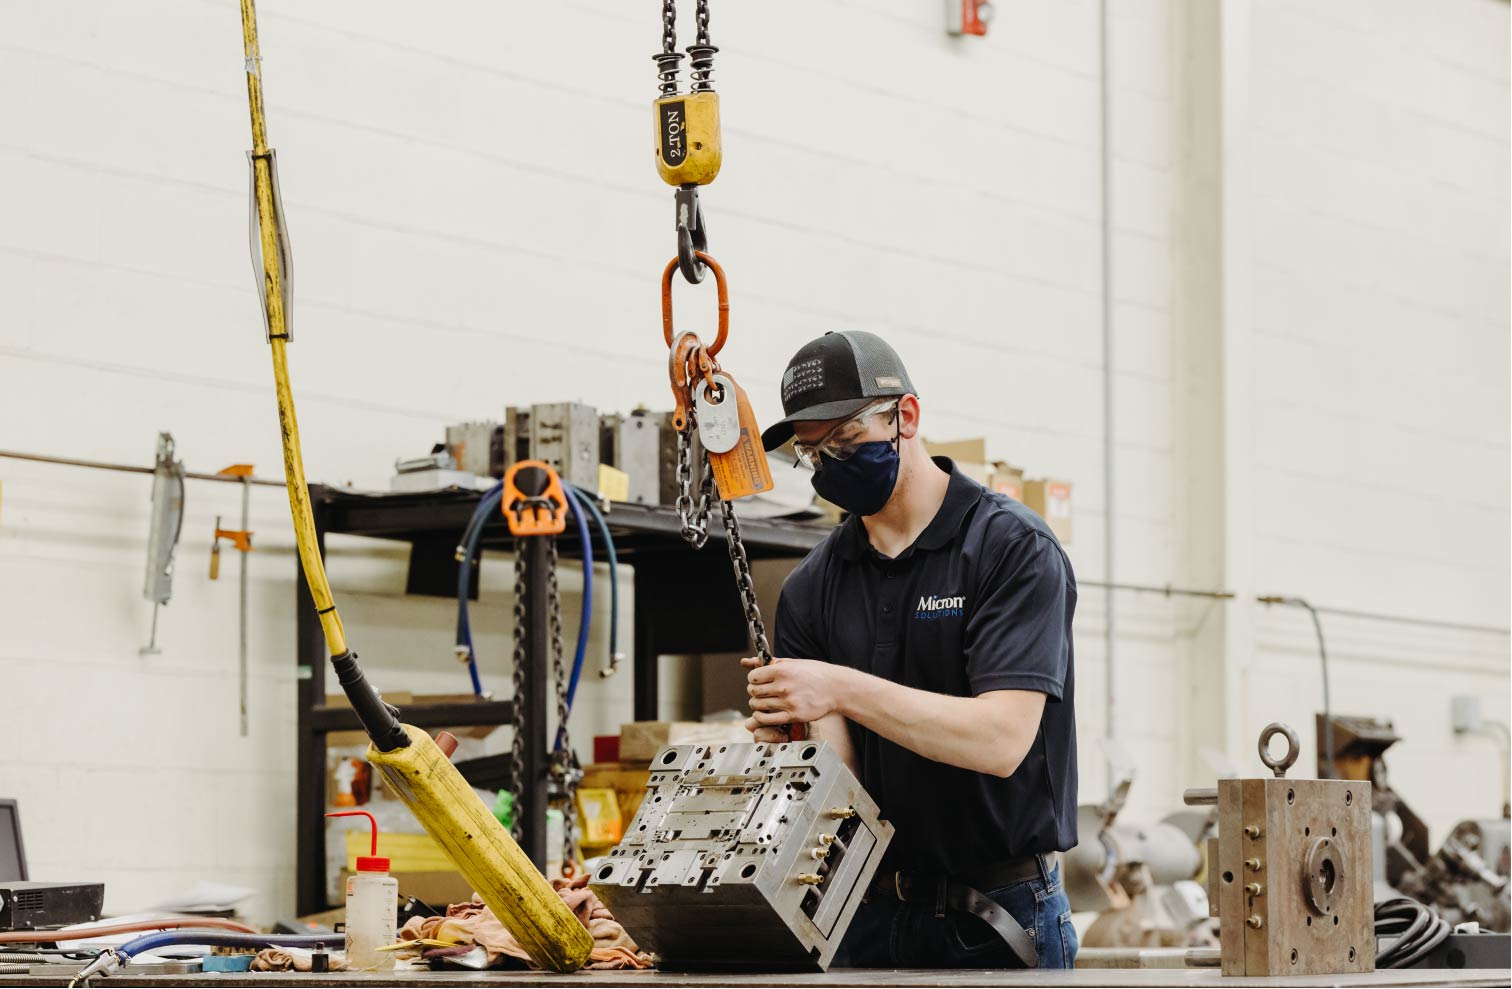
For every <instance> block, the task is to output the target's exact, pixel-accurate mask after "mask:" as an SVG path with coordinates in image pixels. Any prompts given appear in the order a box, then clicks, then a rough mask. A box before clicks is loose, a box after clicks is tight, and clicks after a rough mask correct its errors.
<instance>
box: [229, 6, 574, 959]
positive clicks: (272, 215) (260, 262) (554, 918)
mask: <svg viewBox="0 0 1512 989" xmlns="http://www.w3.org/2000/svg"><path fill="white" fill-rule="evenodd" d="M241 16H242V37H243V44H244V53H245V58H246V61H245V69H246V73H247V101H248V106H249V109H250V113H251V119H252V151H251V152H250V154H249V155H248V160H249V162H250V165H251V171H252V203H253V209H254V214H255V217H256V223H255V225H254V227H253V237H252V256H253V261H254V267H255V268H256V273H257V284H258V293H259V295H260V296H261V298H262V304H263V319H264V323H265V327H266V330H267V340H268V344H269V346H270V348H271V350H272V356H273V379H274V383H275V389H276V392H277V397H278V419H279V426H280V429H281V432H282V437H283V453H284V475H285V478H286V480H287V483H288V490H289V509H290V514H291V515H292V517H293V521H294V537H295V542H296V543H297V544H298V548H299V559H300V564H301V566H302V567H303V568H304V574H305V578H306V580H307V581H308V583H309V586H310V595H311V597H312V598H313V599H314V604H315V610H316V613H317V615H318V616H319V619H320V626H321V630H322V631H323V632H324V634H325V638H326V643H327V645H328V646H329V648H330V650H331V665H332V667H333V668H334V669H335V671H336V678H337V680H338V682H340V684H341V687H342V689H343V690H344V691H345V692H346V695H347V698H348V700H349V701H350V702H351V705H352V709H353V710H354V711H355V712H356V713H357V717H358V720H359V721H361V723H362V726H363V728H364V730H365V731H366V732H367V734H368V737H369V738H371V739H372V745H371V746H370V747H369V748H368V752H367V761H368V762H369V763H371V764H372V765H375V766H377V767H378V768H379V770H380V771H381V772H382V773H383V774H384V777H385V779H386V781H387V782H388V784H389V786H390V788H391V789H392V791H393V792H394V793H396V794H398V796H399V797H400V799H401V800H403V801H404V803H405V805H406V806H407V807H409V809H410V811H411V812H413V813H414V815H415V817H416V818H417V819H419V821H420V823H421V824H422V825H424V827H425V830H426V831H428V832H429V833H430V835H431V837H432V838H434V839H435V840H436V842H437V843H438V844H440V845H441V847H442V848H444V849H445V850H446V852H447V854H448V855H449V856H450V857H451V859H452V861H453V862H454V863H455V864H456V866H457V868H458V869H459V870H460V871H461V872H462V874H463V875H464V876H466V877H467V879H468V881H469V882H471V883H472V885H473V888H474V889H475V890H476V891H477V892H478V894H479V895H481V896H482V898H483V901H484V902H485V903H487V904H488V906H489V907H490V908H491V909H492V910H493V912H494V914H495V915H496V916H497V917H498V918H499V920H500V922H502V923H503V924H504V926H505V927H506V928H507V929H508V930H509V931H510V933H511V934H513V935H514V936H515V938H516V939H517V940H518V941H519V942H520V945H521V946H522V947H523V948H524V949H525V951H526V953H527V954H529V955H530V957H531V958H532V959H533V960H534V961H535V962H536V963H537V964H539V965H541V966H542V967H543V968H549V969H553V970H556V971H575V970H577V969H579V968H582V966H583V965H584V964H585V963H586V962H587V960H588V955H589V952H590V951H591V950H592V948H593V939H592V937H590V936H589V934H588V931H587V930H586V929H585V928H584V927H583V925H582V923H581V922H579V921H578V919H577V917H576V916H574V915H573V913H572V911H570V910H568V909H567V907H566V905H565V904H563V902H562V898H561V897H560V896H558V895H557V893H556V891H555V890H553V889H552V888H551V885H550V884H549V883H548V882H546V880H545V878H544V877H542V876H541V874H540V873H539V872H537V871H536V869H535V866H534V865H533V864H532V863H531V861H530V859H529V858H528V857H527V856H526V855H525V853H524V852H523V851H522V850H521V849H520V846H519V845H517V844H516V843H515V841H514V839H512V838H511V837H510V836H509V834H508V832H506V831H505V830H504V828H503V826H502V825H500V824H499V822H498V821H497V820H496V819H495V818H494V816H493V815H492V814H491V813H490V812H489V810H488V808H487V807H485V806H484V805H483V802H482V801H480V800H479V799H478V798H477V794H475V793H474V792H473V791H472V789H471V788H470V787H469V786H468V785H467V783H466V782H465V781H464V780H463V779H462V774H461V773H459V772H458V771H457V768H456V767H455V766H453V765H452V764H451V761H450V759H449V758H448V756H447V755H446V753H444V752H443V751H442V749H441V748H440V747H439V746H438V745H437V744H436V742H435V740H433V739H432V738H431V737H430V736H429V735H428V734H426V733H425V732H424V731H422V730H421V729H419V728H415V727H413V726H411V725H404V724H401V723H400V722H399V717H398V711H397V710H396V709H395V708H393V707H392V706H391V705H389V704H386V703H384V700H383V698H382V697H381V696H380V695H379V693H378V691H377V689H376V688H375V687H374V686H373V685H372V684H370V683H368V682H367V680H366V678H365V677H364V676H363V673H362V669H361V667H360V666H358V664H357V656H356V654H355V653H354V652H353V651H352V650H351V649H350V648H349V646H348V644H347V640H346V630H345V629H344V628H343V627H342V624H341V618H340V616H339V615H338V614H337V612H336V603H335V601H334V599H333V598H332V595H331V586H330V583H329V582H328V581H327V579H326V573H325V565H324V563H323V561H322V560H321V557H320V544H319V541H318V539H317V537H316V534H315V517H314V511H313V508H312V506H311V504H310V492H309V487H308V485H307V484H306V482H305V476H304V461H303V457H302V455H301V453H300V447H299V425H298V421H297V419H296V417H295V413H294V395H293V391H292V390H291V388H290V384H289V367H288V355H287V347H288V344H289V341H290V339H291V336H290V323H289V301H290V293H289V278H290V274H291V272H290V262H291V255H290V252H289V242H288V237H287V234H286V231H285V229H284V218H283V208H282V204H281V202H280V197H279V192H278V178H277V175H278V173H277V161H276V158H275V157H274V153H273V150H272V149H271V148H269V147H268V143H267V129H266V123H265V120H264V115H263V90H262V56H261V54H260V52H259V49H258V43H257V15H256V12H255V10H254V8H253V0H241Z"/></svg>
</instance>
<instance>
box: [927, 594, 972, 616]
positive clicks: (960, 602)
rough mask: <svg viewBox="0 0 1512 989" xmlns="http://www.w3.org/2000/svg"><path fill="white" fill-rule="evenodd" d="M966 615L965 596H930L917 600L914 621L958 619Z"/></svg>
mask: <svg viewBox="0 0 1512 989" xmlns="http://www.w3.org/2000/svg"><path fill="white" fill-rule="evenodd" d="M965 613H966V597H965V595H956V596H955V597H938V596H936V595H934V594H930V595H928V596H926V597H921V598H919V607H918V609H917V610H915V611H914V619H915V620H923V621H935V620H936V619H940V618H960V617H961V616H962V615H964V614H965Z"/></svg>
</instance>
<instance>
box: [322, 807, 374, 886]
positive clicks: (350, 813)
mask: <svg viewBox="0 0 1512 989" xmlns="http://www.w3.org/2000/svg"><path fill="white" fill-rule="evenodd" d="M326 817H365V818H367V819H368V824H369V825H370V826H371V828H372V835H373V837H372V842H371V845H370V854H368V855H359V856H357V871H358V872H387V871H389V860H388V857H387V856H384V855H379V854H378V821H377V820H376V819H375V818H374V817H373V815H372V814H369V813H368V812H367V811H365V810H341V811H335V812H333V813H330V814H327V815H326Z"/></svg>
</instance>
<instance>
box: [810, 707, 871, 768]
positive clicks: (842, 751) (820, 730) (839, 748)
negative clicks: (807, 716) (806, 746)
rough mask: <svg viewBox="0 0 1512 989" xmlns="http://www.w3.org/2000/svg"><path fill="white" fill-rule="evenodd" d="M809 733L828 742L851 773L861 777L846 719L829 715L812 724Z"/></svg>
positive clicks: (838, 715)
mask: <svg viewBox="0 0 1512 989" xmlns="http://www.w3.org/2000/svg"><path fill="white" fill-rule="evenodd" d="M809 733H810V734H811V735H812V736H813V737H815V738H817V739H819V740H820V741H823V742H828V743H829V744H830V747H831V748H833V749H834V750H835V752H836V753H837V754H838V755H839V756H840V759H841V761H842V762H844V763H845V764H846V765H847V766H849V767H850V771H851V772H852V773H855V774H856V777H857V778H858V779H859V778H860V776H861V765H860V763H859V762H857V761H856V749H855V746H853V745H852V744H851V737H850V726H849V725H847V724H846V723H845V718H844V717H843V716H842V715H840V714H838V713H836V714H827V715H825V716H824V717H822V718H820V719H819V720H818V721H814V722H810V724H809Z"/></svg>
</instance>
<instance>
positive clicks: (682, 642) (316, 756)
mask: <svg viewBox="0 0 1512 989" xmlns="http://www.w3.org/2000/svg"><path fill="white" fill-rule="evenodd" d="M481 499H482V492H480V491H469V490H464V489H460V488H449V489H446V490H441V491H427V492H417V493H400V494H369V493H363V492H357V491H351V490H348V489H344V488H334V487H328V486H325V485H318V484H312V485H311V486H310V501H311V504H312V506H313V508H314V513H315V530H316V534H317V536H318V538H319V540H320V546H321V551H322V552H324V550H325V536H326V534H327V533H333V532H334V533H341V534H344V535H354V536H367V537H371V538H376V539H392V540H398V541H400V542H407V543H409V544H410V562H409V576H408V579H407V581H406V585H405V590H406V593H410V594H429V595H435V596H438V597H446V598H454V597H455V595H456V586H457V583H456V573H457V562H456V547H457V541H458V539H459V538H460V536H461V534H462V531H463V530H464V529H465V528H466V527H467V522H468V520H469V519H470V518H471V517H472V513H473V509H474V508H476V507H477V504H478V502H479V501H480V500H481ZM606 521H607V522H608V524H609V529H610V533H611V534H612V535H613V537H614V546H615V551H616V553H617V554H618V556H619V559H620V561H621V562H623V563H625V564H627V565H629V566H631V567H633V568H634V574H635V594H634V612H633V614H634V631H635V643H634V650H633V661H632V670H631V672H630V675H631V676H632V677H633V680H634V691H635V719H636V720H637V721H654V720H656V717H657V703H656V700H657V663H656V658H657V657H658V656H660V655H662V654H675V653H701V652H734V651H738V650H741V649H745V648H746V647H747V644H748V643H747V638H746V625H745V617H744V612H743V611H742V609H741V605H740V598H739V595H738V594H737V592H736V589H735V579H734V575H733V573H732V572H731V567H730V558H729V554H728V552H727V549H726V545H725V541H724V530H723V528H722V527H721V526H720V524H719V513H718V512H717V511H716V512H714V513H712V515H711V517H710V522H711V525H710V534H709V543H708V545H707V546H705V547H704V548H703V549H702V550H699V551H694V550H693V549H692V548H691V547H689V546H688V544H687V543H685V542H684V541H683V539H682V535H681V526H680V524H679V522H678V517H677V513H676V511H675V510H673V509H672V508H670V507H662V506H647V505H632V504H624V503H620V502H615V503H614V504H613V506H612V508H611V510H610V511H609V512H608V513H607V514H606ZM590 531H592V532H593V541H594V559H595V560H602V559H605V558H606V556H607V554H606V553H605V550H604V547H603V546H602V545H601V543H600V542H599V539H598V534H597V532H596V531H593V528H592V527H590ZM828 531H829V527H828V526H825V525H813V524H801V523H792V522H774V521H762V520H759V519H750V520H745V519H742V520H741V535H742V537H743V539H744V542H745V545H746V550H747V553H748V555H749V556H750V558H751V559H753V560H757V559H793V560H796V559H798V558H801V557H802V556H804V555H805V554H806V553H807V552H808V551H809V550H810V549H811V548H813V547H814V546H815V545H816V544H817V543H818V542H819V541H820V540H821V539H823V538H824V536H825V535H826V534H827V533H828ZM480 545H481V548H482V549H483V550H485V551H487V550H492V551H495V552H498V551H509V552H512V551H513V548H514V541H513V539H512V538H511V536H510V534H509V529H508V527H507V526H506V524H505V522H504V517H503V515H502V514H501V515H500V516H499V517H498V518H496V519H494V520H493V521H490V522H488V523H487V524H486V526H485V527H484V529H483V533H482V540H481V544H480ZM557 545H558V548H559V551H560V553H561V555H562V556H563V557H576V556H578V555H579V554H580V553H581V547H580V544H579V541H578V537H577V532H576V529H575V527H574V526H570V525H569V526H568V529H567V532H565V533H563V534H562V535H560V536H558V537H557ZM295 570H296V573H297V587H296V588H295V592H294V593H295V598H296V600H295V607H296V614H297V616H298V625H297V630H296V636H297V640H298V641H297V650H296V658H295V662H296V663H297V664H298V668H299V672H300V679H299V690H298V699H297V703H298V788H299V790H298V804H297V816H296V825H295V827H296V835H297V837H296V859H295V862H296V865H295V870H296V875H295V899H296V903H297V910H298V912H299V913H300V914H301V915H303V914H309V913H316V912H319V911H322V910H325V909H327V908H328V907H329V904H328V903H327V902H326V886H325V883H326V879H325V841H324V835H325V830H324V829H325V821H324V818H322V816H321V815H322V814H323V813H324V812H325V810H326V806H325V803H326V794H325V781H326V736H327V734H329V733H330V732H335V731H350V730H357V729H358V728H359V727H360V726H359V725H358V723H357V718H356V715H355V714H353V713H352V711H351V710H350V709H349V708H346V707H330V706H327V705H326V692H327V685H326V673H327V670H328V669H329V665H330V663H329V655H328V653H327V651H326V645H325V638H324V636H323V635H322V634H321V630H320V623H319V621H318V619H317V617H316V614H315V607H314V604H313V603H312V601H311V599H310V591H309V585H308V584H307V583H306V582H305V579H304V572H303V570H302V569H301V568H299V567H298V565H297V564H296V567H295ZM531 578H532V579H531V580H530V582H529V584H528V585H527V588H526V594H527V596H530V595H544V594H545V586H546V582H545V574H544V572H543V571H542V570H540V569H535V570H533V571H532V573H531ZM477 586H478V582H477V580H476V579H475V580H474V581H473V588H474V590H475V591H476V588H477ZM689 616H697V620H696V621H694V620H690V617H689ZM540 638H541V639H542V640H543V641H541V643H540V644H539V647H537V643H536V641H535V639H536V636H534V635H532V634H530V629H529V628H528V627H527V632H526V650H527V653H528V654H529V657H530V670H529V672H528V674H527V679H528V680H529V682H530V683H531V685H532V688H531V689H530V690H529V691H528V699H529V701H530V704H531V710H530V711H529V712H527V716H526V721H527V723H528V724H532V725H538V726H539V730H538V731H534V730H533V731H532V737H531V738H530V739H528V740H527V746H526V753H527V765H526V775H527V778H528V779H529V780H530V781H531V783H530V786H531V790H530V792H531V793H533V794H537V799H534V800H532V799H529V798H528V797H527V800H526V807H527V813H526V819H525V821H524V833H525V834H524V837H525V840H524V842H523V845H524V847H525V849H526V851H527V852H529V853H531V856H532V858H533V859H536V862H537V866H538V867H541V866H544V862H545V852H544V849H545V840H546V825H545V806H544V803H545V802H544V799H541V798H540V796H539V795H540V794H544V792H545V780H546V768H547V767H546V756H545V753H546V751H547V750H546V737H545V732H546V720H547V717H546V711H547V696H548V694H547V691H546V690H545V685H546V684H547V683H549V682H550V669H549V665H548V664H549V656H548V650H547V649H546V646H545V642H544V639H545V636H544V635H543V636H541V637H540ZM360 639H361V636H360V635H359V636H358V640H359V641H360ZM513 710H514V707H513V698H511V699H510V700H499V701H479V702H466V703H454V704H423V705H422V704H412V705H406V706H405V707H404V708H403V709H402V711H401V715H402V717H403V719H404V721H405V722H406V723H408V724H412V725H415V726H417V727H420V728H441V727H445V726H448V725H461V726H471V725H506V724H509V723H510V719H511V716H512V713H513ZM535 736H539V737H535ZM532 754H535V755H536V758H535V759H530V758H529V757H530V755H532ZM498 763H499V760H498V758H497V757H496V758H494V759H492V760H490V759H476V760H471V761H470V763H459V764H458V768H459V769H461V770H462V771H463V775H464V776H465V777H468V779H469V781H470V782H473V783H474V784H475V785H484V784H486V783H488V782H490V780H491V778H492V776H493V775H494V774H495V773H496V771H497V768H498ZM222 978H223V977H222ZM304 978H308V976H306V977H304ZM216 984H217V985H229V984H230V983H226V982H224V981H217V982H216ZM307 984H308V983H307Z"/></svg>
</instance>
